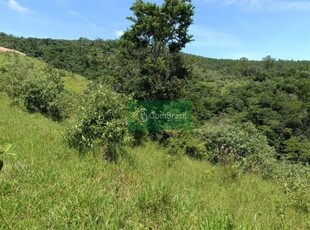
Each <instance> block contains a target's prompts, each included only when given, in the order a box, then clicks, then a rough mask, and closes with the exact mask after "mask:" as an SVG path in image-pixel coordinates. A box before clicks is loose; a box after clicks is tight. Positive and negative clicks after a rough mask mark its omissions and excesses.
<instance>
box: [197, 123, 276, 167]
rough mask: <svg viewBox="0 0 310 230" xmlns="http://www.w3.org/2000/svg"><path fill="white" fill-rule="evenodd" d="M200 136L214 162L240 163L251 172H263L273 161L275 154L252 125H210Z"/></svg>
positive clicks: (203, 128) (200, 130)
mask: <svg viewBox="0 0 310 230" xmlns="http://www.w3.org/2000/svg"><path fill="white" fill-rule="evenodd" d="M197 132H198V133H199V134H200V135H201V136H202V137H203V142H204V145H205V147H206V149H207V151H208V153H209V159H210V160H211V161H212V162H215V163H216V162H222V163H225V162H230V161H240V162H241V163H242V166H243V167H244V168H245V169H248V170H256V169H259V168H261V167H262V166H263V165H264V164H265V163H266V161H268V159H271V158H273V156H274V155H275V150H274V149H273V148H271V147H270V146H269V145H268V142H267V138H266V137H265V136H264V135H262V134H261V133H260V132H259V131H258V130H257V129H256V128H255V126H254V125H253V124H252V123H249V122H248V123H244V124H235V123H234V124H232V123H231V122H228V123H221V122H219V123H216V124H212V123H208V124H207V125H205V126H204V127H202V128H201V129H199V130H197Z"/></svg>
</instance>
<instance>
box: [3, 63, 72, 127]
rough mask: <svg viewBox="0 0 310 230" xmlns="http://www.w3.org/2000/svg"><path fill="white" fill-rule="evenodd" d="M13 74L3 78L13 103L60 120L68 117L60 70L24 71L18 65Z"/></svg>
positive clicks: (6, 90)
mask: <svg viewBox="0 0 310 230" xmlns="http://www.w3.org/2000/svg"><path fill="white" fill-rule="evenodd" d="M12 73H13V74H12V75H5V76H3V78H2V81H3V84H4V86H3V87H4V90H5V92H6V93H7V94H8V96H9V97H10V98H11V100H12V101H13V103H15V104H19V105H21V106H24V107H25V109H26V110H27V111H28V112H31V113H33V112H39V113H41V114H43V115H46V116H48V117H51V118H52V119H53V120H57V121H60V120H62V119H63V118H65V117H66V112H65V108H66V107H67V106H68V104H67V101H66V99H65V98H66V96H65V94H66V92H65V91H64V86H63V83H62V81H61V77H60V74H59V72H58V71H54V70H52V69H49V70H48V71H47V72H44V73H43V72H35V71H34V70H32V71H27V72H23V71H21V69H20V68H18V67H16V68H15V69H14V70H12Z"/></svg>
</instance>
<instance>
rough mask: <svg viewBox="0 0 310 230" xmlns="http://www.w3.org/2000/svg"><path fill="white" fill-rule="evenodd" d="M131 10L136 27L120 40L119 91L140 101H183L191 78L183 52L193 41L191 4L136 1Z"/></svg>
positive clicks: (179, 0)
mask: <svg viewBox="0 0 310 230" xmlns="http://www.w3.org/2000/svg"><path fill="white" fill-rule="evenodd" d="M131 10H132V11H133V16H131V17H128V19H129V20H130V21H132V22H133V24H132V26H131V28H130V29H128V30H127V31H126V32H125V33H124V35H123V36H122V37H121V39H120V45H121V52H120V54H121V58H120V60H121V62H122V64H121V65H122V68H119V71H118V72H117V76H118V89H119V90H124V91H126V92H131V93H133V94H134V96H135V98H137V99H149V100H154V99H176V98H180V97H181V95H182V89H183V88H184V85H185V83H186V81H187V80H188V78H189V76H190V73H189V70H188V68H187V67H186V66H185V64H184V62H183V60H182V57H181V55H180V51H181V49H182V48H184V47H185V45H186V44H187V43H188V42H190V41H191V40H192V36H191V35H189V34H188V28H189V26H190V25H191V24H192V22H193V20H192V16H193V14H194V7H193V5H192V4H191V1H190V0H165V1H164V3H163V4H162V5H161V6H158V5H156V4H155V3H149V2H143V1H142V0H137V1H136V2H135V3H134V4H133V6H132V7H131Z"/></svg>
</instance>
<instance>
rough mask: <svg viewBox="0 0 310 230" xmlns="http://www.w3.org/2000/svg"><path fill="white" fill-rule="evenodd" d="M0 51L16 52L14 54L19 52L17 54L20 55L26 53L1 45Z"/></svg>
mask: <svg viewBox="0 0 310 230" xmlns="http://www.w3.org/2000/svg"><path fill="white" fill-rule="evenodd" d="M0 52H4V53H16V54H19V55H22V56H26V54H24V53H22V52H19V51H17V50H12V49H8V48H5V47H2V46H0Z"/></svg>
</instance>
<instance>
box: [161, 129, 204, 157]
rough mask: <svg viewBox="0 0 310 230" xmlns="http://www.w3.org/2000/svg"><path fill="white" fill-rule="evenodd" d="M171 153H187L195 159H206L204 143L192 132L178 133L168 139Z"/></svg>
mask: <svg viewBox="0 0 310 230" xmlns="http://www.w3.org/2000/svg"><path fill="white" fill-rule="evenodd" d="M167 143H168V152H169V154H170V155H186V156H189V157H191V158H194V159H198V160H202V159H206V156H207V153H206V149H205V147H204V145H203V144H202V142H201V141H200V140H199V138H197V137H195V136H194V135H193V134H192V133H182V132H180V133H178V135H175V136H173V137H171V138H169V139H168V140H167Z"/></svg>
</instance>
